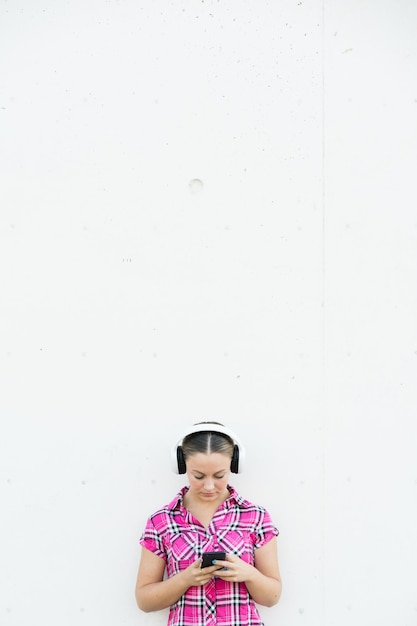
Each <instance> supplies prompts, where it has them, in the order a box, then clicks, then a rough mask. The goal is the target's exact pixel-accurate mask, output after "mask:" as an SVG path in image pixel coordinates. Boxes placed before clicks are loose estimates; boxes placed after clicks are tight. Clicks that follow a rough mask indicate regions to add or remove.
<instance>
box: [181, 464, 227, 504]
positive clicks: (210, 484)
mask: <svg viewBox="0 0 417 626" xmlns="http://www.w3.org/2000/svg"><path fill="white" fill-rule="evenodd" d="M186 468H187V476H188V480H189V482H190V493H192V494H193V496H195V497H197V498H198V499H199V500H201V501H202V502H213V501H216V500H218V499H219V498H222V499H223V498H224V497H225V495H226V494H227V484H228V481H229V476H230V457H229V456H228V455H226V454H220V453H219V452H211V453H210V454H204V453H203V452H197V454H193V455H192V456H189V457H188V458H187V461H186Z"/></svg>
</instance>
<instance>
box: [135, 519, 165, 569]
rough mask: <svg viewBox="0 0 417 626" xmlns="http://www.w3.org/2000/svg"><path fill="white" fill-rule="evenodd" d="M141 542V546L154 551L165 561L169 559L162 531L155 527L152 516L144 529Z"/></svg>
mask: <svg viewBox="0 0 417 626" xmlns="http://www.w3.org/2000/svg"><path fill="white" fill-rule="evenodd" d="M139 543H140V545H141V546H143V547H144V548H146V549H147V550H149V551H150V552H153V553H154V554H156V555H157V556H160V557H161V558H162V559H164V561H166V560H167V554H166V551H165V547H164V544H163V541H162V537H161V535H160V533H159V532H158V531H157V529H156V528H155V525H154V522H153V519H152V518H151V517H150V518H149V519H148V521H147V522H146V526H145V530H144V531H143V533H142V535H141V537H140V539H139Z"/></svg>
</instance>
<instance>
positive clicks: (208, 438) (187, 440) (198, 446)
mask: <svg viewBox="0 0 417 626" xmlns="http://www.w3.org/2000/svg"><path fill="white" fill-rule="evenodd" d="M206 423H207V424H210V425H211V424H218V425H219V426H223V424H220V422H198V424H194V426H199V425H200V424H206ZM181 447H182V451H183V454H184V459H185V460H186V459H187V458H188V457H189V456H193V455H194V454H197V453H198V452H202V453H203V454H211V453H212V452H217V453H219V454H224V455H225V456H229V457H230V458H232V456H233V450H234V442H233V439H231V437H229V436H228V435H225V434H223V433H218V432H216V431H215V430H213V429H212V428H210V430H204V431H200V432H198V433H191V435H187V436H186V437H184V439H183V441H182V444H181Z"/></svg>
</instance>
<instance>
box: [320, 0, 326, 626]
mask: <svg viewBox="0 0 417 626" xmlns="http://www.w3.org/2000/svg"><path fill="white" fill-rule="evenodd" d="M321 28H322V31H321V90H322V93H321V124H322V127H321V143H322V162H321V185H322V189H321V191H322V198H321V210H322V217H321V231H322V232H321V246H322V249H321V255H322V277H321V280H322V286H321V288H322V293H321V306H322V329H321V333H322V337H321V343H322V346H321V349H322V411H323V415H322V472H323V485H322V489H323V493H322V502H323V522H322V523H323V528H322V533H323V534H322V550H323V554H322V594H323V595H322V615H323V624H324V626H325V625H326V575H325V574H326V411H327V405H326V177H325V158H326V144H325V126H326V119H325V113H326V108H325V52H324V51H325V0H322V4H321Z"/></svg>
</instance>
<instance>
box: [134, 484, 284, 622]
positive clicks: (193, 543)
mask: <svg viewBox="0 0 417 626" xmlns="http://www.w3.org/2000/svg"><path fill="white" fill-rule="evenodd" d="M228 489H229V492H230V496H229V498H228V499H227V500H225V502H223V504H222V505H221V506H220V507H219V508H218V509H217V511H216V513H215V515H214V517H213V519H212V520H211V522H210V526H209V527H208V528H207V529H206V528H204V526H203V525H202V524H200V522H199V521H198V520H196V519H195V518H194V517H193V516H192V515H191V514H190V513H189V512H188V511H187V509H185V508H184V505H183V497H184V494H185V493H186V492H187V491H188V487H184V488H183V489H182V490H181V491H180V492H179V493H178V494H177V496H176V497H175V498H174V500H172V502H170V503H169V504H168V505H167V506H164V507H163V508H162V509H160V510H159V511H157V512H156V513H154V514H153V515H151V517H150V518H149V519H148V521H147V523H146V527H145V530H144V531H143V533H142V536H141V538H140V544H141V545H142V546H143V547H144V548H147V549H148V550H150V551H151V552H153V553H154V554H157V555H158V556H160V557H161V558H162V559H164V560H165V562H166V567H167V576H174V575H175V574H177V573H178V572H180V571H181V570H184V569H186V568H187V567H188V566H189V565H190V564H191V563H193V562H194V561H195V560H196V559H199V558H200V557H201V555H202V554H203V552H208V551H214V550H221V551H223V552H229V553H233V554H236V555H237V556H239V557H240V558H241V559H243V560H244V561H246V562H247V563H250V564H251V565H253V562H254V551H255V550H256V549H257V548H260V547H261V546H263V545H265V544H266V543H267V542H268V541H270V540H271V539H272V538H273V537H276V536H277V535H278V530H277V528H275V526H274V525H273V523H272V521H271V518H270V516H269V514H268V512H267V511H266V510H265V509H264V508H263V507H261V506H258V505H255V504H252V503H251V502H248V501H247V500H244V499H243V498H241V497H240V496H239V495H238V494H237V492H236V491H235V490H234V489H233V487H230V486H229V487H228ZM218 624H221V626H263V622H262V620H261V617H260V615H259V613H258V610H257V608H256V605H255V603H254V601H253V600H252V598H251V597H250V595H249V593H248V590H247V589H246V585H245V583H234V582H228V581H224V580H221V578H212V579H211V580H210V581H209V582H208V583H207V584H206V585H204V586H202V587H190V588H189V589H187V591H186V592H185V594H184V595H183V596H182V597H181V598H179V599H178V600H177V602H175V603H174V604H173V605H172V606H171V607H170V611H169V617H168V625H167V626H216V625H218Z"/></svg>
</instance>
